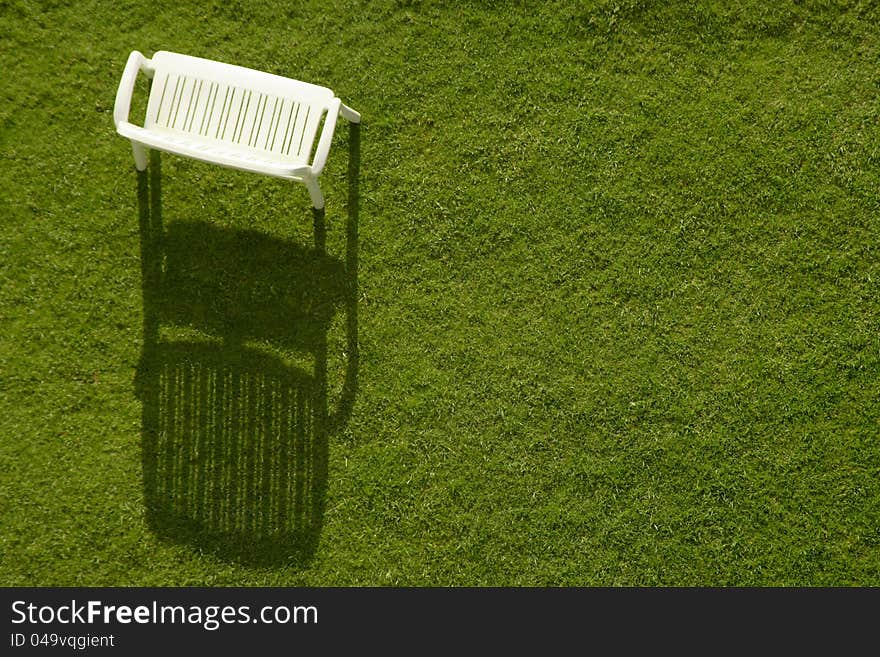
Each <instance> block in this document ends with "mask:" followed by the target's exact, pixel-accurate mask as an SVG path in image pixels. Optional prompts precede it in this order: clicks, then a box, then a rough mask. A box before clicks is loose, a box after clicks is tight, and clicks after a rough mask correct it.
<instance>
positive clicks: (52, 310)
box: [0, 0, 880, 586]
mask: <svg viewBox="0 0 880 657" xmlns="http://www.w3.org/2000/svg"><path fill="white" fill-rule="evenodd" d="M68 4H69V3H55V2H36V1H29V0H11V1H10V0H6V1H0V70H2V71H3V76H2V81H0V101H2V102H0V221H2V224H0V584H4V585H16V586H17V585H172V586H177V585H284V586H287V585H306V586H313V585H314V586H328V585H342V586H348V585H402V586H412V585H513V586H518V585H759V586H765V585H790V586H800V585H807V586H818V585H860V586H867V585H871V586H876V585H878V584H880V443H878V436H880V385H878V380H880V332H878V326H880V304H878V299H880V253H878V245H880V223H878V208H880V193H878V189H880V175H878V170H880V169H878V166H880V126H878V115H880V114H878V102H877V96H878V91H880V74H878V69H877V61H878V58H880V11H878V9H877V8H876V5H875V4H874V3H870V2H842V1H833V0H823V1H803V2H781V3H776V4H769V5H768V4H767V3H762V2H757V1H751V0H749V1H747V2H740V3H733V4H734V5H736V6H737V8H736V9H730V8H727V7H728V5H730V4H731V3H724V2H720V1H718V2H700V3H697V4H698V6H697V7H694V6H692V3H689V2H675V1H670V2H659V1H657V2H652V1H650V0H641V1H639V0H629V1H627V0H620V1H612V0H607V1H602V0H600V1H598V2H594V3H580V2H561V1H560V2H552V3H518V2H490V1H488V0H486V1H485V2H476V1H473V2H448V3H447V2H429V1H427V0H426V1H425V2H419V1H417V0H416V1H412V2H393V1H391V0H384V1H382V2H374V3H355V2H353V0H337V1H330V2H327V1H322V2H305V3H296V4H294V3H290V8H289V9H288V8H286V7H283V6H279V5H283V4H286V3H277V2H237V1H224V2H210V1H208V2H198V3H195V2H193V3H186V2H184V3H181V2H162V1H159V2H153V3H143V2H121V1H120V2H113V3H110V2H86V3H74V4H75V5H76V6H75V7H69V6H67V5H68ZM135 48H136V49H139V50H141V51H143V52H144V53H145V54H147V55H150V54H151V53H152V52H154V51H156V50H160V49H166V50H174V51H179V52H185V53H189V54H194V55H200V56H204V57H209V58H214V59H219V60H221V61H228V62H233V63H237V64H241V65H245V66H250V67H252V68H258V69H264V70H268V71H272V72H275V73H278V74H281V75H287V76H290V77H295V78H300V79H305V80H309V81H312V82H316V83H319V84H325V85H327V86H329V87H331V88H333V89H334V91H336V93H337V94H338V95H339V96H340V97H341V98H342V99H343V100H344V102H347V103H349V104H350V105H351V106H352V107H354V108H355V109H357V110H358V111H360V112H361V113H362V114H363V117H364V122H363V125H362V128H361V130H360V132H359V133H352V134H349V132H348V130H347V128H346V126H345V124H344V123H341V124H340V128H339V130H338V131H337V136H336V138H335V142H334V147H333V149H332V151H331V155H330V161H329V163H328V166H327V169H326V170H325V172H324V176H323V178H322V185H323V187H324V191H325V195H326V197H327V211H326V218H325V222H324V229H325V230H326V235H325V238H320V233H321V226H320V225H318V226H317V228H318V233H319V239H318V242H319V245H320V242H321V241H322V240H323V239H325V240H326V244H325V252H323V253H322V252H321V249H316V248H315V239H316V238H315V230H316V226H315V224H314V223H313V217H312V212H311V209H310V204H309V200H308V194H307V193H306V190H305V188H304V187H302V186H296V185H290V184H287V183H284V182H282V181H276V180H271V179H268V178H263V177H258V176H253V175H248V174H244V173H240V172H234V171H230V170H223V169H218V168H215V167H211V166H209V165H205V164H201V163H196V162H192V161H187V160H183V159H180V158H175V157H172V156H164V157H163V158H162V160H161V178H159V179H158V180H157V179H156V177H155V174H156V173H157V172H158V169H159V167H157V166H154V167H153V174H154V179H153V180H151V181H148V180H147V179H146V178H147V177H144V178H142V179H140V180H139V179H138V177H137V176H136V175H135V172H134V167H133V162H132V158H131V153H130V148H129V146H128V144H127V143H126V142H125V141H124V140H123V139H122V138H120V137H118V136H117V135H116V134H115V132H114V130H113V125H112V108H113V100H114V95H115V91H116V85H117V83H118V80H119V76H120V75H121V72H122V67H123V65H124V63H125V59H126V57H127V55H128V52H129V51H130V50H132V49H135ZM144 90H145V87H141V88H140V92H141V93H143V92H144ZM356 138H357V139H356ZM358 144H359V157H358V153H357V149H355V159H354V160H353V164H357V165H359V167H358V169H357V170H358V176H357V183H358V185H357V189H356V193H351V190H350V184H351V182H352V178H351V176H350V175H349V174H350V171H349V153H350V147H351V146H354V147H357V146H358ZM154 164H157V163H156V162H154ZM158 183H161V209H160V208H159V206H158V205H157V204H156V203H154V204H153V206H151V207H150V208H148V209H149V212H146V211H145V210H144V208H145V204H147V205H149V196H150V194H151V193H152V194H154V195H156V192H157V190H156V188H155V186H156V184H158ZM139 184H140V187H139ZM151 185H152V187H151ZM150 190H152V191H150ZM159 210H160V211H159ZM156 215H158V217H157V216H156ZM157 220H161V228H162V230H161V231H158V229H157V228H156V224H155V222H156V221H157ZM354 220H356V225H355V221H354ZM151 222H154V223H151ZM144 226H146V229H144ZM151 231H152V232H151ZM157 231H158V232H157ZM163 231H164V233H163ZM163 234H164V235H165V238H163V237H161V236H162V235H163ZM157 235H158V236H159V237H157ZM154 238H155V240H154ZM151 240H154V241H151ZM142 248H143V249H144V250H143V252H142ZM163 262H164V263H165V265H164V266H165V267H167V269H168V272H170V273H173V274H175V275H174V276H171V275H170V274H169V276H168V277H167V278H168V280H167V281H165V282H164V283H163V282H162V281H161V280H160V279H161V278H162V277H161V276H159V275H158V274H157V273H156V272H157V271H158V269H157V268H158V267H160V266H163V265H162V263H163ZM142 266H143V271H142ZM175 267H176V269H175ZM175 276H176V277H175ZM273 309H276V310H277V313H273V312H272V310H273ZM162 320H168V321H167V322H163V321H162ZM154 322H158V324H159V326H158V327H157V326H156V324H155V323H154ZM166 324H167V325H166ZM353 328H356V329H357V344H356V345H355V344H354V343H353V342H352V340H351V339H350V338H351V330H352V329H353ZM154 329H155V333H151V331H153V330H154ZM187 372H190V374H187ZM199 372H204V373H206V374H205V376H207V377H208V379H210V380H211V381H214V380H215V379H216V378H217V377H220V376H221V375H222V376H227V375H228V376H229V377H237V378H236V379H235V380H236V381H243V382H244V383H242V384H241V386H240V387H241V389H242V390H245V392H242V393H232V392H225V393H224V392H223V391H222V390H221V392H219V393H216V394H217V397H216V399H219V401H217V402H216V403H214V402H211V403H207V402H200V399H202V398H203V397H204V395H201V394H200V393H197V392H194V388H193V387H192V386H193V385H195V384H194V383H192V381H199V380H201V379H199V378H198V377H199V376H202V375H201V374H199ZM224 373H225V374H224ZM188 376H190V377H195V378H191V379H187V377H188ZM174 377H178V378H176V379H175V378H174ZM211 377H214V378H211ZM325 378H326V380H325ZM230 380H232V379H230ZM175 381H176V383H174V382H175ZM187 381H189V383H187ZM169 382H171V383H169ZM245 384H246V385H245ZM247 385H250V386H252V387H251V388H247ZM162 386H166V387H164V388H163V387H162ZM174 386H178V387H177V388H175V387H174ZM187 386H190V387H187ZM242 386H244V387H242ZM261 386H266V388H265V389H263V388H261ZM272 386H274V388H273V387H272ZM232 389H233V388H229V389H228V390H232ZM270 389H271V390H270ZM162 390H170V391H171V392H168V393H167V395H169V396H168V397H167V399H166V398H165V397H162V395H163V394H166V393H163V392H162ZM224 390H226V389H224ZM248 390H249V392H247V391H248ZM261 390H262V392H261ZM285 390H286V391H288V392H289V393H290V394H294V395H295V394H300V395H302V396H303V399H306V400H307V401H306V405H307V406H308V404H312V406H311V407H308V408H312V407H314V408H316V409H318V410H317V411H316V414H315V415H314V416H312V417H314V418H317V419H315V421H314V423H310V421H309V420H308V417H309V416H308V412H306V415H302V416H297V418H298V419H295V420H293V421H292V424H291V426H292V427H294V428H295V429H296V430H297V431H300V433H298V434H296V435H297V436H298V437H297V438H296V441H294V442H295V447H296V448H297V449H300V448H302V450H305V451H302V452H301V453H300V452H298V453H297V454H298V456H296V457H295V458H294V456H292V455H291V454H289V453H288V449H287V446H285V445H273V444H272V441H271V440H269V441H267V442H265V443H260V444H251V443H248V441H250V440H252V439H253V436H254V435H256V434H258V433H259V431H258V430H255V429H254V426H258V425H259V423H260V422H261V421H263V419H265V417H268V416H267V413H269V411H267V410H266V408H268V406H266V407H264V406H260V404H264V403H265V404H270V403H275V404H277V405H278V408H280V409H281V410H282V411H284V410H285V409H286V410H288V411H289V410H290V409H291V408H293V406H295V404H293V402H290V401H289V399H288V398H286V397H284V395H285V394H288V393H285V392H284V391H285ZM272 391H274V392H272ZM279 391H280V392H279ZM175 395H177V396H176V397H175ZM163 399H164V400H165V401H162V400H163ZM169 399H171V400H172V401H168V400H169ZM173 399H178V402H173ZM285 399H288V400H287V401H285ZM180 400H182V401H180ZM249 400H256V401H255V402H253V403H254V404H256V406H251V407H248V406H247V404H248V403H251V402H250V401H249ZM272 400H275V401H274V402H273V401H272ZM279 400H280V401H279ZM174 403H180V404H183V405H184V406H186V404H189V406H186V408H183V406H182V407H181V408H183V410H180V409H178V411H174V410H173V408H174ZM200 403H202V404H203V405H202V407H199V404H200ZM212 403H214V405H213V406H212V405H211V404H212ZM223 404H227V405H226V406H223ZM273 408H275V407H273ZM187 409H188V410H187ZM205 409H208V410H207V411H206V410H205ZM212 409H213V411H212ZM218 409H219V410H218ZM223 409H226V411H223ZM236 409H237V410H236ZM209 411H210V412H209ZM175 412H176V413H177V415H174V413H175ZM212 413H213V414H212ZM272 413H275V414H274V415H273V414H272ZM269 415H270V416H271V417H276V416H277V412H276V411H272V412H271V413H269ZM208 416H210V418H209V419H205V418H208ZM175 417H176V418H183V420H180V421H178V420H175ZM261 418H262V419H261ZM303 418H305V419H303ZM184 420H185V421H186V422H189V424H188V425H185V426H184V425H183V424H181V422H183V421H184ZM174 422H178V424H174ZM228 422H233V423H235V424H234V426H233V427H232V428H228V426H227V424H224V423H228ZM169 423H170V424H169ZM248 423H250V424H248ZM224 426H227V429H226V431H227V433H226V434H222V435H224V436H226V438H222V439H221V438H218V437H217V436H218V435H220V434H218V433H217V432H221V429H222V427H224ZM273 426H274V425H273ZM218 427H220V428H218ZM200 431H201V433H199V432H200ZM255 431H256V434H255ZM212 432H215V433H212ZM221 433H222V432H221ZM281 434H282V435H288V434H284V431H282V432H281ZM289 435H293V434H289ZM200 436H202V438H200ZM204 436H207V438H204ZM212 436H213V437H212ZM200 439H202V440H209V441H214V442H213V443H212V447H210V448H204V449H203V448H202V447H198V448H196V447H194V445H196V443H197V442H198V440H200ZM187 441H190V442H187ZM224 441H231V443H230V444H231V446H226V447H224V445H227V443H225V442H224ZM236 441H238V442H236ZM282 442H283V441H282ZM291 444H292V443H291ZM264 448H265V449H266V451H265V452H260V450H261V449H264ZM210 449H220V450H222V449H227V451H226V452H223V454H225V456H222V455H221V456H218V457H217V458H216V459H215V461H213V462H212V463H213V465H212V464H206V463H205V461H206V459H208V457H207V454H208V453H209V451H210ZM187 450H189V451H187ZM193 450H195V451H193ZM310 450H311V451H310ZM217 454H220V452H217ZM261 454H262V456H261ZM187 455H189V456H187ZM174 458H178V459H182V460H181V461H180V464H178V465H174V466H173V467H172V465H168V464H169V463H171V461H172V460H173V459H174ZM163 459H170V460H163ZM261 459H262V460H261ZM208 460H210V459H208ZM260 464H267V465H266V466H265V467H270V466H271V468H275V470H273V472H276V471H280V472H281V473H282V474H283V473H285V472H286V473H287V474H288V475H289V477H290V481H292V482H294V484H296V485H301V486H302V489H301V490H300V489H298V491H299V492H289V499H288V498H285V499H288V501H290V503H291V505H293V501H294V500H295V501H296V504H298V505H299V506H297V507H296V508H295V509H294V508H293V506H290V508H288V509H287V510H286V511H285V510H284V509H283V508H282V509H281V510H280V511H278V513H277V514H276V515H275V516H272V514H273V513H275V511H272V509H275V508H276V506H277V504H279V502H278V493H277V491H275V489H271V485H275V484H272V483H271V481H269V480H268V479H266V478H265V477H263V475H262V474H261V472H262V471H261V470H260V467H263V466H261V465H260ZM163 468H164V469H163ZM168 468H171V470H169V469H168ZM174 468H178V470H174ZM212 468H218V470H217V471H218V472H219V469H222V468H227V470H228V469H229V468H232V469H233V470H235V469H236V468H237V469H238V471H239V472H240V473H241V478H240V479H235V477H233V479H234V480H235V482H237V483H236V484H235V485H237V486H239V488H237V489H236V491H237V492H230V490H229V489H228V485H227V484H224V483H223V482H219V480H217V481H216V482H215V483H213V484H210V485H208V484H206V483H199V482H204V481H214V480H211V477H212V476H213V474H212V473H214V470H213V469H212ZM172 471H173V472H180V471H182V472H183V474H184V475H188V476H189V477H190V479H187V478H186V477H183V478H180V477H178V478H175V475H173V474H170V473H171V472H172ZM163 473H164V474H163ZM200 477H201V479H200ZM248 477H250V479H247V478H248ZM187 481H189V482H190V483H189V484H187V483H186V482H187ZM243 481H244V482H245V483H242V482H243ZM272 481H275V480H274V479H273V480H272ZM247 482H249V483H247ZM270 484H271V485H270ZM200 485H201V486H202V489H200V490H201V491H202V492H201V493H200V495H202V497H201V498H200V499H201V500H202V502H201V503H202V504H203V506H201V507H199V506H198V504H195V505H194V503H193V502H192V501H191V499H190V497H188V496H191V495H192V492H191V490H190V488H187V486H192V487H198V486H200ZM261 486H263V488H261ZM242 487H243V488H242ZM193 489H194V488H193ZM270 489H271V490H270ZM273 491H274V492H273ZM282 497H283V496H282ZM267 499H268V500H270V501H267ZM188 500H189V501H188ZM188 504H189V505H190V506H187V505H188ZM273 505H276V506H273ZM282 506H283V505H282ZM211 509H214V511H211ZM215 512H216V513H215ZM212 514H214V515H212ZM216 514H220V515H221V516H223V517H224V518H226V520H215V518H216V517H217V516H216ZM223 514H225V515H223ZM285 514H286V515H285ZM270 516H271V518H276V519H277V518H282V517H283V518H286V519H285V520H284V521H283V522H281V521H279V522H277V523H276V522H275V521H274V520H272V519H271V518H270ZM261 519H262V520H261ZM294 521H295V523H299V524H296V526H295V527H292V526H290V525H289V524H285V523H293V522H294ZM224 522H226V523H227V524H226V525H224V524H223V523H224ZM261 522H262V523H263V524H260V523H261ZM232 525H235V527H233V528H231V527H232ZM248 528H250V529H248Z"/></svg>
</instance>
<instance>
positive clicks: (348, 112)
mask: <svg viewBox="0 0 880 657" xmlns="http://www.w3.org/2000/svg"><path fill="white" fill-rule="evenodd" d="M339 113H340V114H342V116H343V118H344V119H345V120H346V121H351V122H352V123H360V122H361V115H360V114H358V113H357V112H355V111H354V110H353V109H351V108H350V107H349V106H348V105H345V104H342V103H341V104H340V105H339Z"/></svg>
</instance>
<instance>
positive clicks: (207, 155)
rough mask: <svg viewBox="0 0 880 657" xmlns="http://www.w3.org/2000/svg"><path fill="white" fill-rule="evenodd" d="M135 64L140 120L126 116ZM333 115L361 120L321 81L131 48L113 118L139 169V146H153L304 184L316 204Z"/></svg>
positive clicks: (143, 154)
mask: <svg viewBox="0 0 880 657" xmlns="http://www.w3.org/2000/svg"><path fill="white" fill-rule="evenodd" d="M139 71H143V72H144V73H145V74H146V75H147V76H148V77H151V78H152V79H153V82H152V86H151V89H150V97H149V101H148V103H147V112H146V116H145V119H144V125H143V127H141V126H138V125H134V124H133V123H130V122H129V120H128V115H129V108H130V105H131V97H132V92H133V90H134V83H135V80H136V78H137V75H138V72H139ZM339 114H342V116H343V117H344V118H345V119H347V120H348V121H351V122H352V123H359V122H360V120H361V116H360V114H358V113H357V112H355V111H354V110H353V109H351V108H350V107H347V106H346V105H343V104H342V102H341V101H340V100H339V98H337V97H336V95H335V94H334V93H333V91H331V90H330V89H327V88H326V87H320V86H317V85H314V84H309V83H307V82H300V81H299V80H293V79H290V78H284V77H281V76H278V75H272V74H270V73H264V72H262V71H256V70H253V69H248V68H243V67H241V66H234V65H232V64H223V63H221V62H215V61H212V60H208V59H201V58H199V57H191V56H189V55H181V54H177V53H172V52H166V51H160V52H157V53H155V54H154V55H153V57H152V59H147V58H146V57H144V56H143V55H142V54H141V53H139V52H137V51H134V52H132V53H131V55H129V57H128V62H127V63H126V65H125V71H124V72H123V74H122V80H121V81H120V83H119V89H118V91H117V92H116V105H115V107H114V109H113V122H114V123H115V124H116V131H117V132H118V133H119V134H120V135H122V136H123V137H126V138H127V139H130V140H131V146H132V149H133V151H134V161H135V166H136V167H137V169H138V170H139V171H143V170H144V169H146V168H147V151H146V149H147V148H154V149H157V150H161V151H165V152H168V153H175V154H177V155H182V156H185V157H191V158H194V159H197V160H202V161H204V162H212V163H214V164H219V165H221V166H225V167H231V168H234V169H242V170H244V171H253V172H255V173H262V174H266V175H269V176H277V177H279V178H286V179H288V180H294V181H297V182H301V183H304V184H305V185H306V187H308V190H309V194H310V196H311V199H312V205H314V207H315V208H316V209H318V210H320V209H321V208H323V207H324V196H323V194H321V188H320V187H319V186H318V176H320V175H321V171H322V170H323V168H324V164H325V163H326V162H327V154H328V153H329V151H330V143H331V142H332V140H333V131H334V130H335V128H336V118H337V116H338V115H339ZM322 118H323V127H321V125H322V122H321V119H322ZM319 128H320V137H318V133H319ZM316 137H318V143H317V146H315V138H316ZM313 146H314V151H313Z"/></svg>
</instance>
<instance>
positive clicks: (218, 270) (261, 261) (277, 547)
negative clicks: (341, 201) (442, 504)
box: [135, 126, 360, 567]
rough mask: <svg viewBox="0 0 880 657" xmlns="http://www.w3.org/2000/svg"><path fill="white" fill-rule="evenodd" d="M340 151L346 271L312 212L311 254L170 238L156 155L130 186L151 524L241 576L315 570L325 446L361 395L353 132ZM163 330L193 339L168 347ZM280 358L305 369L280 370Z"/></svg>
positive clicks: (237, 237) (256, 235)
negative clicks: (236, 566)
mask: <svg viewBox="0 0 880 657" xmlns="http://www.w3.org/2000/svg"><path fill="white" fill-rule="evenodd" d="M349 135H350V149H351V150H350V158H349V170H348V188H349V189H348V213H347V215H348V216H347V222H346V237H347V239H346V255H345V261H344V262H343V261H342V260H340V259H336V258H333V257H330V256H328V255H327V253H326V251H325V236H326V228H325V225H324V214H323V211H321V212H318V211H315V212H314V228H315V246H314V247H311V246H309V247H304V246H302V245H298V244H296V243H294V242H290V241H286V240H283V239H279V238H276V237H272V236H271V235H267V234H265V233H261V232H257V231H251V230H238V229H227V228H218V227H216V226H212V225H210V224H207V223H203V222H172V223H170V224H169V226H167V228H166V227H165V226H163V221H162V206H161V160H160V158H159V156H158V154H157V153H155V152H154V153H152V154H151V162H150V166H149V167H148V169H147V171H146V172H140V173H139V174H138V200H139V210H140V214H139V218H140V231H141V255H142V258H141V262H142V272H141V273H142V280H143V303H144V313H143V316H144V342H143V352H142V354H141V360H140V364H139V367H138V373H137V376H136V381H135V388H136V392H137V394H138V396H139V397H140V399H141V402H142V409H143V410H142V428H141V437H142V460H143V476H144V493H145V495H144V499H145V504H146V516H147V520H148V523H149V525H150V527H151V529H152V530H153V531H154V532H155V533H156V534H157V535H158V536H160V537H161V538H163V539H165V540H171V541H174V542H179V543H183V544H187V545H190V546H192V547H194V548H196V549H198V550H202V551H205V552H207V553H210V554H214V555H216V556H218V557H220V558H223V559H227V560H231V561H236V562H240V563H245V564H249V565H261V566H272V565H276V566H277V565H293V566H300V567H301V566H304V565H306V564H307V563H308V562H309V561H310V560H311V559H312V557H313V556H314V553H315V549H316V546H317V543H318V539H319V536H320V533H321V527H322V523H323V515H324V500H325V493H326V489H327V457H328V437H329V436H330V435H332V434H333V433H335V432H336V431H338V430H339V429H340V428H341V427H342V426H343V425H344V424H345V423H346V421H347V419H348V416H349V414H350V412H351V408H352V405H353V403H354V398H355V393H356V390H357V373H358V345H357V219H358V201H359V198H358V166H359V159H360V148H359V146H360V140H359V131H358V126H352V127H351V129H350V133H349ZM339 311H344V312H345V323H344V326H345V333H346V336H345V343H346V353H347V358H346V363H345V372H344V375H341V376H343V377H344V378H343V381H342V387H341V393H339V394H338V395H336V398H334V400H333V404H332V406H333V408H332V410H331V409H330V404H329V403H328V380H327V377H328V374H327V345H328V332H329V330H330V327H331V322H332V320H333V318H334V316H335V315H336V314H337V312H339ZM165 326H170V327H187V334H195V335H196V336H197V337H196V338H195V339H189V338H187V339H183V340H181V339H169V338H167V337H165V334H166V333H167V331H165V330H164V329H163V327H165ZM178 332H179V330H178ZM202 337H204V339H202ZM291 353H292V354H295V355H297V356H302V357H303V358H299V357H297V358H296V359H294V360H295V363H297V364H292V363H291V359H290V358H286V357H282V354H291ZM300 360H303V361H304V362H305V363H306V365H305V366H300V365H299V362H300Z"/></svg>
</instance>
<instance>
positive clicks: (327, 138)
mask: <svg viewBox="0 0 880 657" xmlns="http://www.w3.org/2000/svg"><path fill="white" fill-rule="evenodd" d="M340 103H341V101H340V100H339V99H338V98H334V99H333V100H331V101H330V105H329V106H328V107H327V116H326V117H324V127H323V129H322V130H321V138H320V139H319V140H318V147H317V148H316V149H315V159H314V160H313V161H312V175H314V176H315V177H317V176H319V175H320V174H321V171H323V170H324V165H325V164H326V163H327V154H328V153H329V152H330V143H331V142H332V141H333V131H334V130H336V117H338V116H339V105H340Z"/></svg>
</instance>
